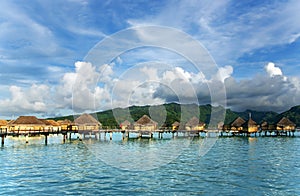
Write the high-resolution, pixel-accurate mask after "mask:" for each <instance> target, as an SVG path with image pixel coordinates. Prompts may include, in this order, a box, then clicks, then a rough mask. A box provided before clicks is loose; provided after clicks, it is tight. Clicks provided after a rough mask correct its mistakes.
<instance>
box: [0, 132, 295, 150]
mask: <svg viewBox="0 0 300 196" xmlns="http://www.w3.org/2000/svg"><path fill="white" fill-rule="evenodd" d="M295 132H300V129H296V130H293V131H284V130H280V131H278V130H263V131H259V132H255V133H247V132H234V131H223V130H204V131H198V130H176V131H172V130H152V131H146V130H121V129H102V130H57V131H55V130H50V131H45V130H29V131H28V130H26V131H25V130H24V131H21V130H19V131H14V132H10V131H7V130H6V129H0V137H1V146H4V143H5V138H6V137H8V136H12V137H19V136H25V137H26V143H28V139H27V138H28V137H31V136H41V135H42V136H44V137H45V145H47V144H48V136H49V135H63V142H65V141H66V140H67V139H68V137H69V139H70V140H71V135H72V134H76V133H77V134H79V136H78V138H79V139H80V140H82V139H84V138H86V137H89V138H92V137H94V138H96V139H98V140H101V135H104V139H106V136H107V134H109V139H110V140H112V139H113V134H114V133H122V139H125V138H130V134H134V135H135V136H134V137H137V138H143V137H144V138H153V137H154V134H155V135H157V136H158V139H162V138H163V134H166V133H168V134H172V137H234V136H246V137H257V136H263V137H268V136H270V137H274V136H294V135H295Z"/></svg>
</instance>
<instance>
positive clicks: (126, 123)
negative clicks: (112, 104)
mask: <svg viewBox="0 0 300 196" xmlns="http://www.w3.org/2000/svg"><path fill="white" fill-rule="evenodd" d="M120 128H121V129H122V130H123V131H125V130H129V129H131V123H130V122H129V121H128V120H125V121H124V122H122V123H121V124H120Z"/></svg>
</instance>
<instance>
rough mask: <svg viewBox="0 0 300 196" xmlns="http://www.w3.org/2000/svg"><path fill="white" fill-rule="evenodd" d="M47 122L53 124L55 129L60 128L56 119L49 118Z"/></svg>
mask: <svg viewBox="0 0 300 196" xmlns="http://www.w3.org/2000/svg"><path fill="white" fill-rule="evenodd" d="M47 122H48V123H50V124H51V126H52V130H53V131H59V130H60V124H59V123H58V122H56V121H55V120H47Z"/></svg>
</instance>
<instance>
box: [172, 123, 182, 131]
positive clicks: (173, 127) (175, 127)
mask: <svg viewBox="0 0 300 196" xmlns="http://www.w3.org/2000/svg"><path fill="white" fill-rule="evenodd" d="M179 126H180V123H179V122H178V121H175V122H174V123H173V124H172V131H177V130H178V129H179Z"/></svg>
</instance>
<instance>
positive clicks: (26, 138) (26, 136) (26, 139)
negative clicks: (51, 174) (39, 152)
mask: <svg viewBox="0 0 300 196" xmlns="http://www.w3.org/2000/svg"><path fill="white" fill-rule="evenodd" d="M25 142H26V144H28V134H26V135H25Z"/></svg>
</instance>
